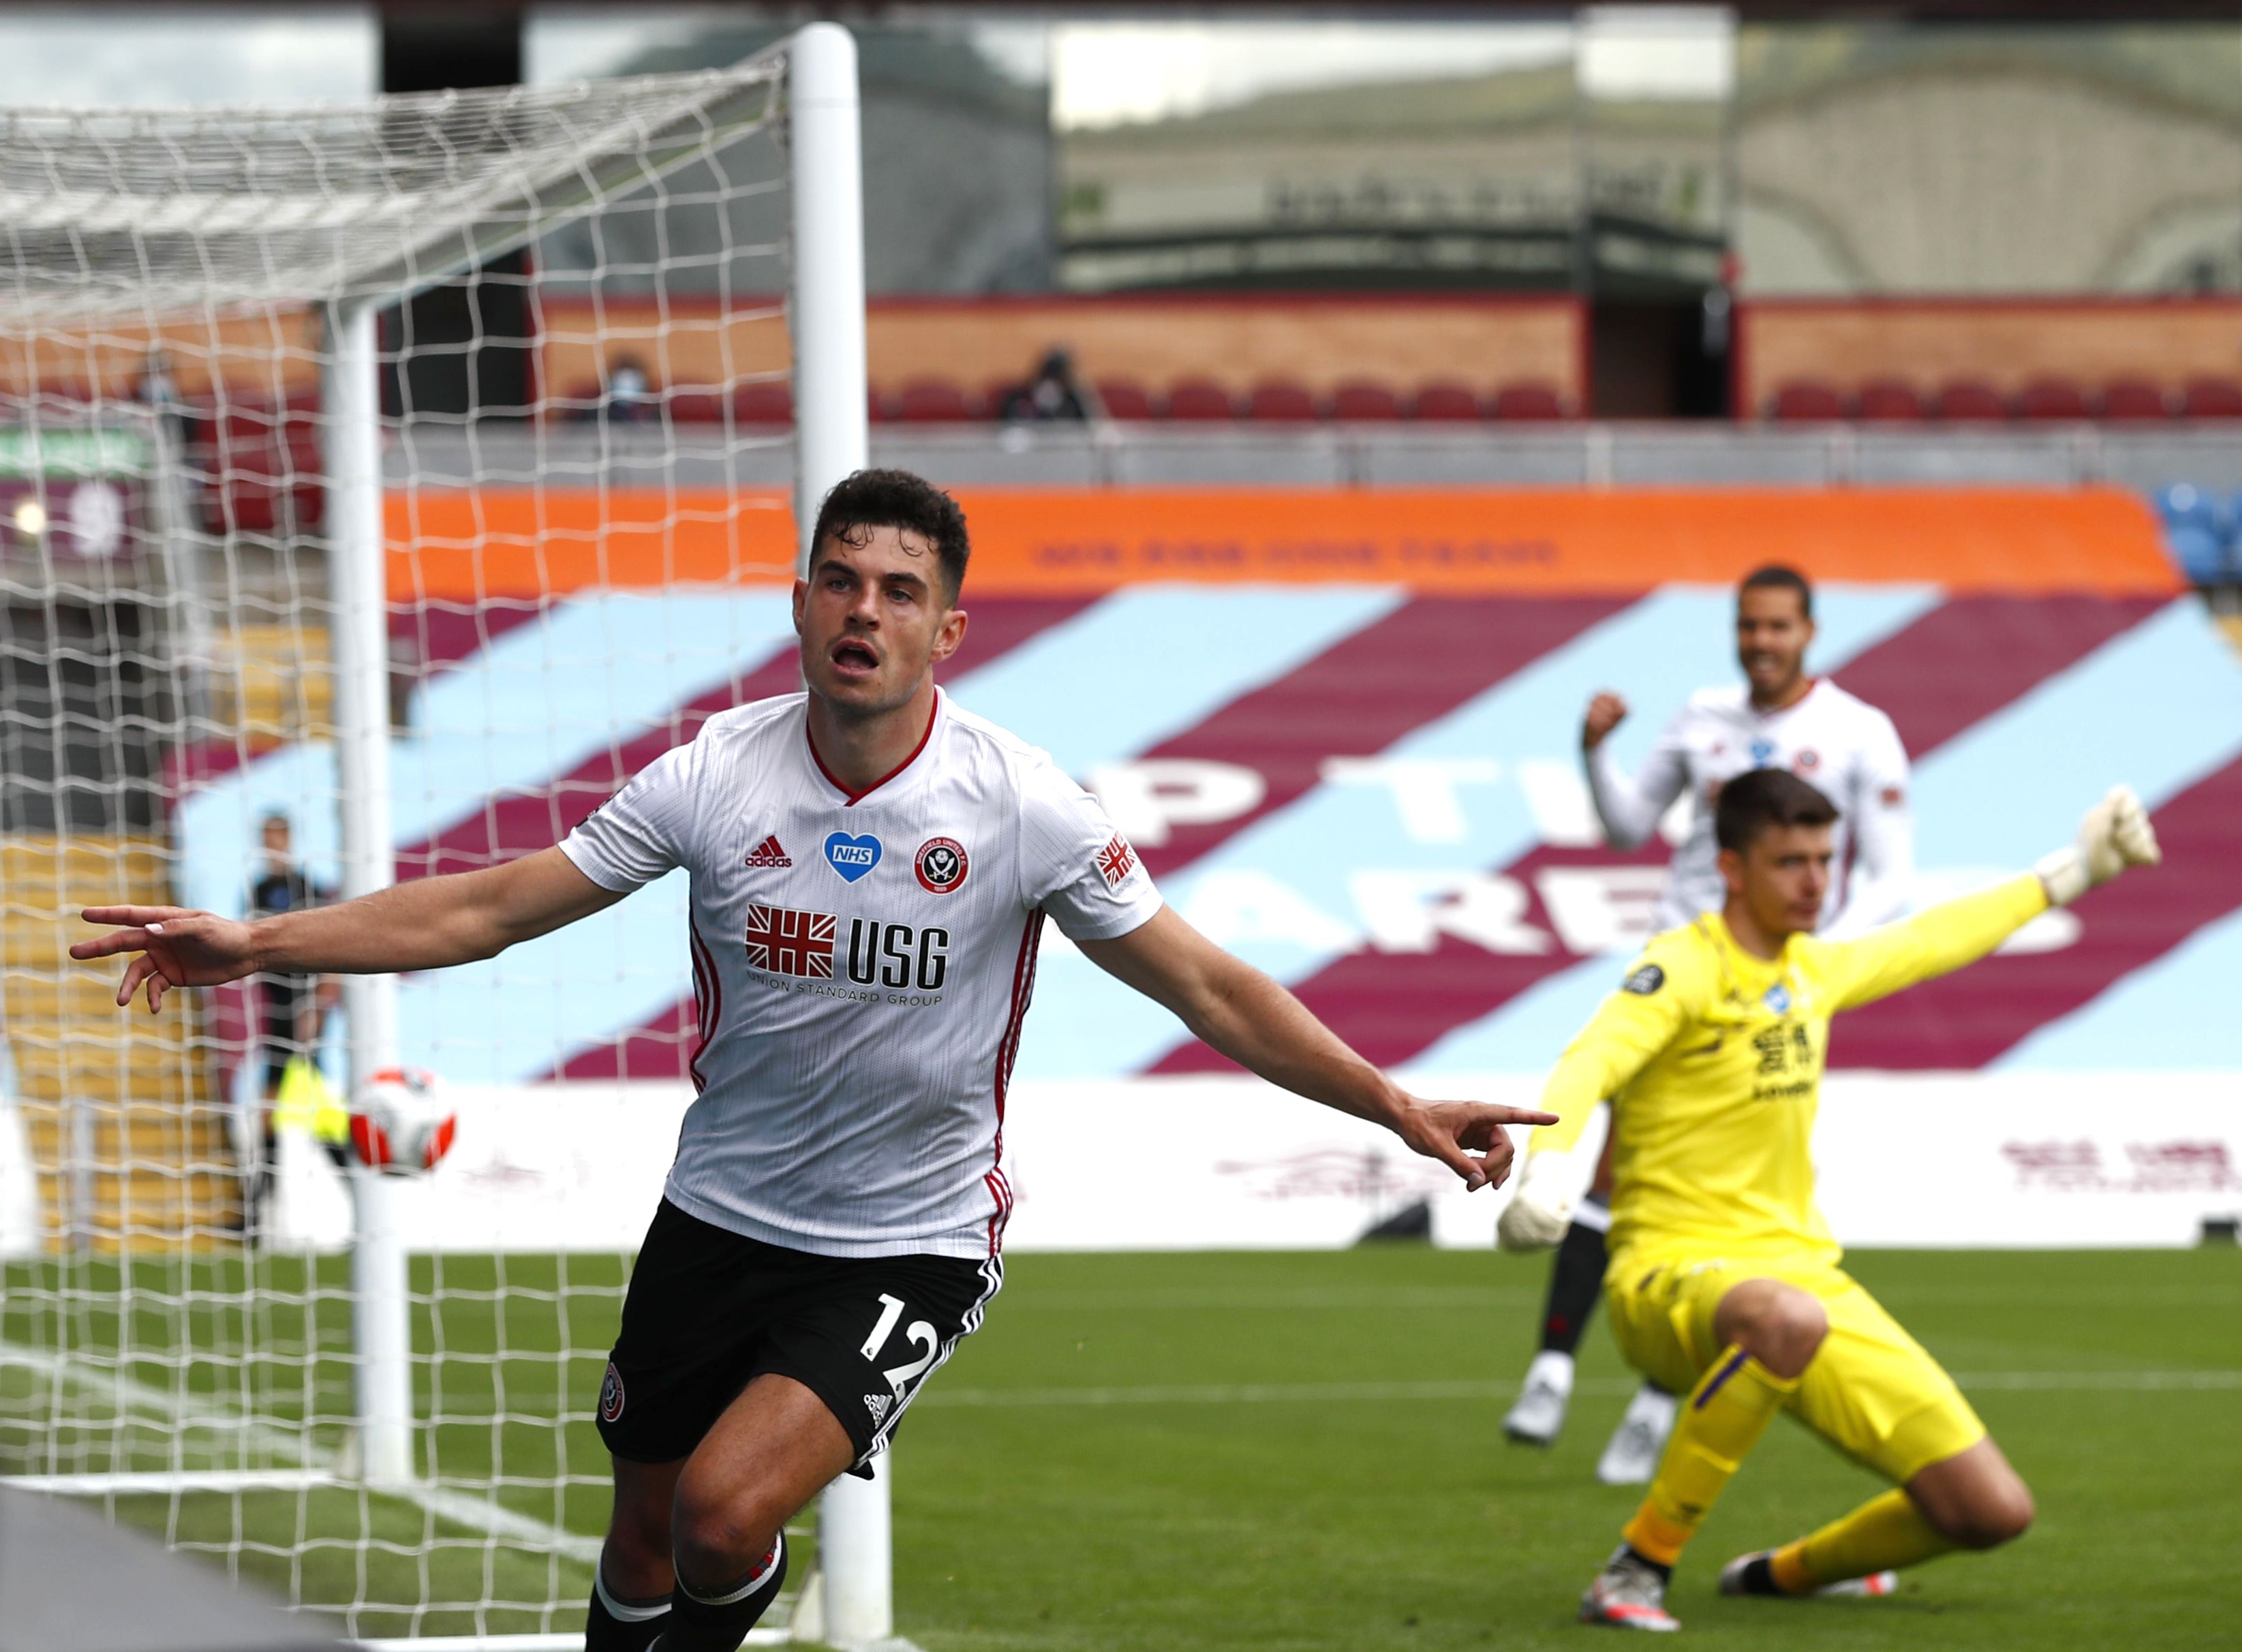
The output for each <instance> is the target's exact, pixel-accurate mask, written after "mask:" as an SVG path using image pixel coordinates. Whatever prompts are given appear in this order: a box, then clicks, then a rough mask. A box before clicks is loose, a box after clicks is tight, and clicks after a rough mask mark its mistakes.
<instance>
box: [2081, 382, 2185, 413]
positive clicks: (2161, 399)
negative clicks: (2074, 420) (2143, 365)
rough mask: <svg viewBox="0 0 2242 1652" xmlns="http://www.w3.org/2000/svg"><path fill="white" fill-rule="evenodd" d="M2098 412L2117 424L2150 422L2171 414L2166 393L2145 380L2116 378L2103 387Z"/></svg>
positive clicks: (2097, 406) (2097, 407)
mask: <svg viewBox="0 0 2242 1652" xmlns="http://www.w3.org/2000/svg"><path fill="white" fill-rule="evenodd" d="M2095 411H2096V412H2097V413H2098V415H2099V416H2100V417H2101V418H2104V419H2106V420H2111V421H2112V422H2114V423H2119V424H2125V423H2132V422H2147V421H2150V420H2159V419H2169V418H2171V417H2172V407H2171V406H2170V404H2169V403H2167V401H2166V400H2165V393H2164V392H2163V391H2162V390H2159V389H2158V387H2157V386H2154V385H2152V384H2151V383H2150V382H2149V381H2148V380H2147V379H2111V381H2110V382H2109V383H2108V384H2106V385H2104V386H2102V394H2101V396H2100V397H2099V398H2098V401H2097V404H2096V409H2095Z"/></svg>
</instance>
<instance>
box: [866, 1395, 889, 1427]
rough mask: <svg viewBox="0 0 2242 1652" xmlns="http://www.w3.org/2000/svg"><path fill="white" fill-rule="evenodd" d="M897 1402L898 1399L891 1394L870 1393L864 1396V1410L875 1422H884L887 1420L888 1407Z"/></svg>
mask: <svg viewBox="0 0 2242 1652" xmlns="http://www.w3.org/2000/svg"><path fill="white" fill-rule="evenodd" d="M895 1402H896V1397H895V1395H893V1394H891V1393H868V1394H866V1395H865V1396H864V1409H865V1410H867V1411H869V1412H870V1413H871V1414H872V1420H873V1421H874V1422H883V1421H885V1420H887V1415H888V1407H889V1406H891V1405H893V1404H895Z"/></svg>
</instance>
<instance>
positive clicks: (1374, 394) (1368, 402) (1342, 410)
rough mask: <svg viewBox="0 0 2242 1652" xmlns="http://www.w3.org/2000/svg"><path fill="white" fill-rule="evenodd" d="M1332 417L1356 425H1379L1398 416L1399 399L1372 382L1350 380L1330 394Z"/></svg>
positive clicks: (1387, 388)
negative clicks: (1349, 421) (1351, 421)
mask: <svg viewBox="0 0 2242 1652" xmlns="http://www.w3.org/2000/svg"><path fill="white" fill-rule="evenodd" d="M1331 413H1332V418H1334V419H1342V420H1353V421H1354V422H1356V423H1359V424H1374V423H1380V422H1383V421H1384V420H1391V419H1399V418H1400V416H1401V398H1400V397H1399V396H1397V395H1395V394H1394V393H1393V389H1392V387H1391V386H1386V385H1381V384H1379V383H1378V382H1377V381H1376V380H1375V379H1348V380H1347V381H1346V383H1345V384H1342V385H1339V386H1337V387H1336V388H1334V389H1333V390H1332V399H1331Z"/></svg>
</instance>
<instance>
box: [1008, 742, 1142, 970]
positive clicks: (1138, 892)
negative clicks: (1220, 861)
mask: <svg viewBox="0 0 2242 1652" xmlns="http://www.w3.org/2000/svg"><path fill="white" fill-rule="evenodd" d="M1020 875H1021V878H1022V881H1023V883H1024V889H1023V890H1022V894H1023V895H1024V897H1025V899H1026V901H1027V903H1028V904H1029V905H1030V906H1039V907H1041V908H1043V909H1044V910H1045V911H1047V912H1048V913H1050V914H1051V920H1052V921H1053V922H1054V923H1057V925H1058V927H1059V931H1060V933H1061V934H1063V935H1064V936H1065V937H1067V939H1068V940H1070V941H1110V940H1112V939H1113V938H1114V937H1116V936H1122V935H1126V934H1128V933H1129V931H1130V930H1134V929H1137V928H1139V927H1140V926H1142V925H1144V924H1145V923H1150V922H1151V920H1152V918H1153V917H1154V916H1155V915H1157V914H1158V911H1159V910H1160V896H1159V891H1158V890H1156V889H1154V888H1153V887H1152V876H1151V873H1149V872H1147V871H1146V870H1144V866H1143V864H1142V863H1139V862H1138V859H1137V851H1136V850H1133V849H1131V847H1130V845H1129V840H1128V839H1127V838H1125V837H1124V836H1122V835H1121V834H1120V832H1119V831H1118V830H1117V829H1115V828H1114V825H1113V823H1112V821H1111V820H1110V819H1108V818H1107V816H1106V813H1105V810H1104V809H1103V808H1102V807H1100V806H1099V804H1098V800H1097V799H1096V798H1095V797H1093V796H1091V795H1090V794H1089V793H1088V792H1086V791H1084V789H1082V788H1081V787H1080V786H1077V785H1076V784H1075V783H1074V782H1073V781H1071V780H1070V779H1069V778H1067V776H1065V775H1064V774H1062V773H1060V772H1059V770H1058V769H1056V768H1055V767H1053V766H1052V765H1051V764H1050V763H1048V762H1039V763H1035V764H1032V765H1030V767H1029V768H1028V769H1027V770H1026V772H1025V773H1024V774H1023V775H1022V776H1021V777H1020Z"/></svg>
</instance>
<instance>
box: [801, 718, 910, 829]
mask: <svg viewBox="0 0 2242 1652" xmlns="http://www.w3.org/2000/svg"><path fill="white" fill-rule="evenodd" d="M941 715H942V696H941V695H940V694H939V693H937V694H936V695H935V701H934V709H933V710H931V711H930V712H929V713H927V717H926V729H925V731H924V732H923V734H921V735H919V737H918V744H916V746H913V747H912V748H911V750H910V756H908V757H906V758H904V759H903V761H902V762H899V763H897V764H896V766H895V767H894V768H893V769H889V770H888V772H887V773H886V774H884V775H882V776H880V777H879V778H878V779H877V780H876V781H874V782H872V783H871V784H870V785H869V786H867V787H865V788H864V789H863V790H862V791H850V790H849V788H848V787H847V786H845V785H843V784H842V782H841V780H840V779H839V777H838V776H836V775H835V774H834V772H833V771H832V770H831V769H828V768H827V767H826V766H825V759H824V758H822V757H821V756H819V755H817V742H816V741H815V740H812V739H811V738H810V737H809V713H808V712H807V711H806V710H805V711H804V712H803V714H802V744H803V745H805V746H808V747H809V761H810V762H814V763H816V765H817V772H818V773H819V774H821V775H822V776H825V783H826V784H827V785H829V786H830V787H832V788H833V789H834V790H836V791H837V792H839V793H840V794H841V796H842V797H844V798H846V799H847V800H848V801H847V802H844V803H842V808H843V809H854V808H855V807H856V805H857V804H858V803H861V802H863V801H864V799H866V798H867V797H869V796H871V795H872V794H873V793H874V792H876V791H877V790H879V789H880V788H881V787H883V786H884V785H886V784H887V783H888V782H889V781H891V780H893V779H894V778H895V777H896V776H897V775H900V774H901V773H903V770H904V769H908V768H910V766H911V765H912V764H913V763H915V762H917V761H918V755H919V753H921V752H923V751H924V750H925V749H926V742H928V741H930V740H931V739H933V738H934V724H935V720H936V718H938V717H940V716H941Z"/></svg>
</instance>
